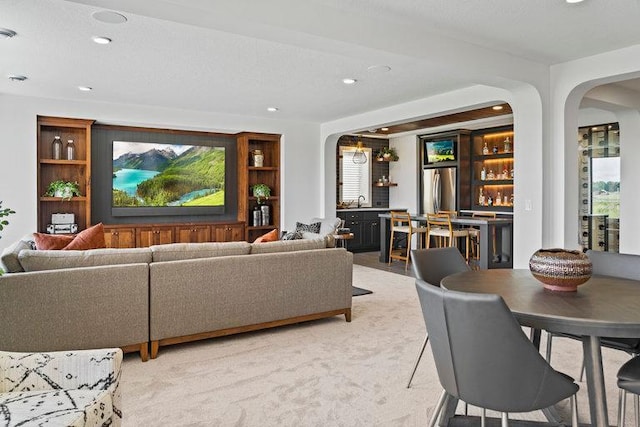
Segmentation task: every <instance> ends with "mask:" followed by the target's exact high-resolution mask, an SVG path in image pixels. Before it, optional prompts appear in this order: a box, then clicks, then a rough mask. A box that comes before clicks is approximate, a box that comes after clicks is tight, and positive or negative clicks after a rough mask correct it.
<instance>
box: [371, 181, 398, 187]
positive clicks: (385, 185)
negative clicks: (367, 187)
mask: <svg viewBox="0 0 640 427" xmlns="http://www.w3.org/2000/svg"><path fill="white" fill-rule="evenodd" d="M373 185H374V187H397V186H398V183H396V182H387V183H384V182H376V183H375V184H373Z"/></svg>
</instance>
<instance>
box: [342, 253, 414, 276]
mask: <svg viewBox="0 0 640 427" xmlns="http://www.w3.org/2000/svg"><path fill="white" fill-rule="evenodd" d="M379 256H380V252H378V251H376V252H358V253H354V254H353V263H354V264H358V265H362V266H365V267H370V268H375V269H377V270H384V271H389V272H391V273H397V274H403V275H405V276H409V277H415V275H414V274H413V268H411V263H409V266H408V267H407V269H406V270H405V269H404V266H405V264H404V262H403V261H398V260H394V261H392V262H391V265H389V264H387V263H384V262H380V261H379V260H378V257H379Z"/></svg>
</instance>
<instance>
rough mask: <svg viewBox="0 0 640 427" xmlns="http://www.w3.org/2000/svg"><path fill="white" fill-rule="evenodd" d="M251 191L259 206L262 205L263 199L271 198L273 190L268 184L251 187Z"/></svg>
mask: <svg viewBox="0 0 640 427" xmlns="http://www.w3.org/2000/svg"><path fill="white" fill-rule="evenodd" d="M251 191H252V192H253V197H255V198H256V200H257V202H258V204H260V203H262V199H268V198H269V196H271V189H270V188H269V186H268V185H267V184H255V185H253V186H251Z"/></svg>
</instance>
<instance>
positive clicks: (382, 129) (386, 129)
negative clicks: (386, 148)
mask: <svg viewBox="0 0 640 427" xmlns="http://www.w3.org/2000/svg"><path fill="white" fill-rule="evenodd" d="M380 130H381V131H382V132H386V131H388V130H389V128H380Z"/></svg>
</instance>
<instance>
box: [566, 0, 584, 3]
mask: <svg viewBox="0 0 640 427" xmlns="http://www.w3.org/2000/svg"><path fill="white" fill-rule="evenodd" d="M566 1H567V3H570V4H571V3H582V1H583V0H566Z"/></svg>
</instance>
